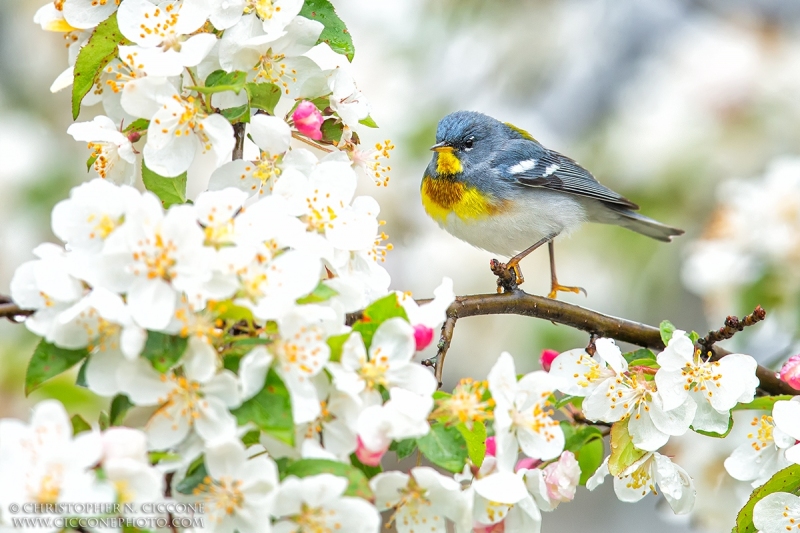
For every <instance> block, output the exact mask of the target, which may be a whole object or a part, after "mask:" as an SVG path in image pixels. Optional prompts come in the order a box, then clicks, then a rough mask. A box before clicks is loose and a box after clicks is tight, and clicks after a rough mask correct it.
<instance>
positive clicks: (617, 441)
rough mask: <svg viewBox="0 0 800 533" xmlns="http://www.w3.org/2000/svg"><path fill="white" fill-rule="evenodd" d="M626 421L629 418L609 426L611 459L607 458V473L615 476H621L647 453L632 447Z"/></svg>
mask: <svg viewBox="0 0 800 533" xmlns="http://www.w3.org/2000/svg"><path fill="white" fill-rule="evenodd" d="M628 420H630V418H626V419H625V420H622V421H621V422H615V423H614V425H612V426H611V457H609V458H608V471H609V472H610V473H611V474H612V475H615V476H618V475H619V474H621V473H622V472H623V471H624V470H625V469H626V468H628V467H629V466H631V465H632V464H633V463H635V462H636V461H638V460H639V459H641V458H642V457H644V455H645V454H646V453H647V452H645V451H644V450H640V449H638V448H636V447H634V445H633V440H632V439H631V436H630V434H629V433H628Z"/></svg>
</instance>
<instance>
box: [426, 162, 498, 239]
mask: <svg viewBox="0 0 800 533" xmlns="http://www.w3.org/2000/svg"><path fill="white" fill-rule="evenodd" d="M454 159H455V157H454ZM439 161H441V157H440V159H439ZM456 161H458V160H456ZM420 192H421V195H422V206H423V207H424V208H425V212H426V213H428V215H429V216H430V217H431V218H432V219H434V220H436V221H437V222H439V223H442V224H444V223H445V222H446V221H447V216H448V215H449V214H450V213H455V215H456V216H458V217H459V218H460V219H462V220H474V219H479V218H483V217H485V216H487V215H489V214H492V213H495V212H497V211H499V209H500V207H501V206H500V205H497V204H495V203H494V202H493V198H492V197H491V196H487V195H485V194H483V193H481V192H480V191H479V190H478V189H476V188H474V187H468V186H467V185H465V184H464V183H463V182H460V181H455V180H452V179H447V178H440V179H433V178H431V177H430V176H425V178H423V180H422V190H421V191H420Z"/></svg>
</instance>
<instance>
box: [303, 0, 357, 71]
mask: <svg viewBox="0 0 800 533" xmlns="http://www.w3.org/2000/svg"><path fill="white" fill-rule="evenodd" d="M300 15H301V16H303V17H306V18H308V19H311V20H316V21H317V22H321V23H322V25H323V26H325V29H324V30H322V33H321V34H320V36H319V39H317V44H319V43H327V44H328V46H330V47H331V50H333V51H334V52H336V53H337V54H342V55H343V56H345V57H346V58H347V59H348V61H353V56H354V55H355V53H356V49H355V48H354V47H353V38H352V37H351V36H350V32H349V31H347V27H346V26H345V25H344V22H342V19H340V18H339V15H337V14H336V10H334V9H333V4H331V3H330V2H329V1H328V0H306V1H305V4H304V5H303V9H301V10H300Z"/></svg>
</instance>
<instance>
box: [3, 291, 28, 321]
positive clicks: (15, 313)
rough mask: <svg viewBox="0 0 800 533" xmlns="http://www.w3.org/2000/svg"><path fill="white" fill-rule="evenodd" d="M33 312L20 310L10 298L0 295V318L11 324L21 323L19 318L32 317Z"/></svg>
mask: <svg viewBox="0 0 800 533" xmlns="http://www.w3.org/2000/svg"><path fill="white" fill-rule="evenodd" d="M33 313H34V312H33V311H32V310H30V309H20V307H19V306H18V305H17V304H15V303H14V302H13V301H12V300H11V298H9V297H8V296H2V295H0V318H7V319H8V320H10V321H11V322H15V323H19V322H22V320H20V318H24V317H26V316H30V315H32V314H33Z"/></svg>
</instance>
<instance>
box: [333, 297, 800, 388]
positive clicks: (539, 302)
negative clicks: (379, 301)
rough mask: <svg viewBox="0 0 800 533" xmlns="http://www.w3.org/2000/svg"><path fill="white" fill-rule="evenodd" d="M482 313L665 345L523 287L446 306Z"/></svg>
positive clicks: (771, 384) (650, 333)
mask: <svg viewBox="0 0 800 533" xmlns="http://www.w3.org/2000/svg"><path fill="white" fill-rule="evenodd" d="M427 301H429V300H419V301H418V302H419V303H420V304H424V303H426V302H427ZM480 315H522V316H529V317H532V318H541V319H543V320H549V321H551V322H555V323H557V324H563V325H565V326H569V327H572V328H575V329H579V330H581V331H585V332H587V333H589V334H593V335H597V336H598V337H609V338H612V339H616V340H618V341H623V342H628V343H630V344H635V345H636V346H641V347H643V348H651V349H653V350H663V349H664V342H663V341H662V340H661V332H660V330H659V329H658V328H657V327H654V326H649V325H647V324H640V323H639V322H634V321H631V320H625V319H624V318H616V317H613V316H608V315H604V314H602V313H598V312H597V311H592V310H590V309H585V308H583V307H579V306H577V305H572V304H568V303H566V302H560V301H558V300H552V299H550V298H545V297H543V296H534V295H532V294H527V293H525V292H523V291H521V290H515V291H511V292H506V293H502V294H475V295H471V296H459V297H457V298H456V300H455V302H453V303H452V305H450V308H449V309H448V310H447V316H448V317H453V318H454V319H462V318H467V317H471V316H480ZM361 316H362V313H361V312H355V313H350V314H348V317H347V323H348V324H351V325H352V324H353V323H354V322H355V321H356V320H358V319H359V318H361ZM711 351H712V352H713V355H712V357H711V358H712V359H714V360H716V359H720V358H722V357H725V356H726V355H728V354H729V353H730V352H728V351H727V350H724V349H722V348H720V347H719V346H712V348H711ZM756 377H758V380H759V381H760V383H761V385H760V388H761V389H763V390H764V391H765V392H767V393H769V394H791V395H798V394H800V391H798V390H795V389H793V388H792V387H790V386H789V385H788V384H786V383H784V382H783V381H781V380H780V379H779V378H778V375H777V374H776V373H775V372H774V371H772V370H770V369H768V368H765V367H763V366H759V367H758V368H757V369H756Z"/></svg>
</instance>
